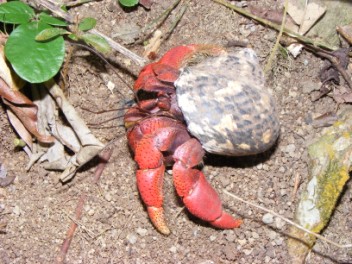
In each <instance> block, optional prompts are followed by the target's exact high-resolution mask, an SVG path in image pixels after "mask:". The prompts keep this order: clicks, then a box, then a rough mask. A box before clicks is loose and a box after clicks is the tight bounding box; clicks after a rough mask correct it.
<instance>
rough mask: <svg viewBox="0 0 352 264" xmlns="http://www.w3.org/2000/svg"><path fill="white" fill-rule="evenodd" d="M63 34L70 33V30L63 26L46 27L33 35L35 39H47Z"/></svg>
mask: <svg viewBox="0 0 352 264" xmlns="http://www.w3.org/2000/svg"><path fill="white" fill-rule="evenodd" d="M65 34H67V35H68V34H71V32H70V31H67V30H66V29H63V28H46V29H44V30H43V31H41V32H39V33H38V35H36V36H35V40H36V41H47V40H49V39H53V38H56V37H58V36H62V35H65Z"/></svg>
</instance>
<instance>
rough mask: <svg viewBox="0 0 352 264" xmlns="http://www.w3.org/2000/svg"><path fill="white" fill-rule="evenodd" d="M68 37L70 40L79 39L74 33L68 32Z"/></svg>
mask: <svg viewBox="0 0 352 264" xmlns="http://www.w3.org/2000/svg"><path fill="white" fill-rule="evenodd" d="M68 37H69V38H70V39H72V40H74V41H79V38H78V37H77V35H76V34H72V33H71V34H70V35H68Z"/></svg>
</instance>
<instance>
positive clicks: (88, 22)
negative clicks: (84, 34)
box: [78, 17, 97, 31]
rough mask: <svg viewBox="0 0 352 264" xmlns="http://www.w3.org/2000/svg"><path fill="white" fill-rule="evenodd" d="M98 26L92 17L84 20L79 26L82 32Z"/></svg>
mask: <svg viewBox="0 0 352 264" xmlns="http://www.w3.org/2000/svg"><path fill="white" fill-rule="evenodd" d="M96 24H97V20H96V19H94V18H92V17H86V18H83V20H82V21H81V22H80V23H79V24H78V29H79V30H82V31H87V30H91V29H92V28H94V27H95V25H96Z"/></svg>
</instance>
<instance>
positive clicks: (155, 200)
mask: <svg viewBox="0 0 352 264" xmlns="http://www.w3.org/2000/svg"><path fill="white" fill-rule="evenodd" d="M189 138H190V136H189V135H188V133H187V131H186V129H180V128H178V127H167V128H165V127H163V128H159V129H156V130H155V131H154V133H150V134H145V135H144V136H143V137H142V138H141V139H140V141H139V142H138V143H137V146H136V148H135V161H136V162H137V163H138V166H139V170H138V171H137V175H136V176H137V187H138V190H139V192H140V194H141V197H142V200H143V202H144V203H145V204H146V206H147V211H148V215H149V218H150V220H151V221H152V223H153V225H154V226H155V227H156V229H157V230H158V231H159V232H160V233H162V234H165V235H168V234H170V230H169V228H168V227H167V224H166V221H165V217H164V211H163V207H162V204H163V194H162V185H163V177H164V171H165V166H164V160H165V158H167V157H165V158H164V156H163V153H167V152H171V153H173V151H174V149H175V148H176V147H178V146H179V145H181V144H183V143H184V142H185V141H187V140H188V139H189ZM165 155H167V154H165Z"/></svg>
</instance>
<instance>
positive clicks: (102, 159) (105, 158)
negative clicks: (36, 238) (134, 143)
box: [93, 148, 114, 184]
mask: <svg viewBox="0 0 352 264" xmlns="http://www.w3.org/2000/svg"><path fill="white" fill-rule="evenodd" d="M113 151H114V149H113V148H107V149H104V150H103V152H102V153H100V154H99V164H98V166H97V168H96V169H95V172H94V178H93V183H94V184H97V183H98V181H99V179H100V177H101V174H102V173H103V171H104V169H105V167H106V164H107V163H108V162H109V159H110V157H111V155H112V153H113Z"/></svg>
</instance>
